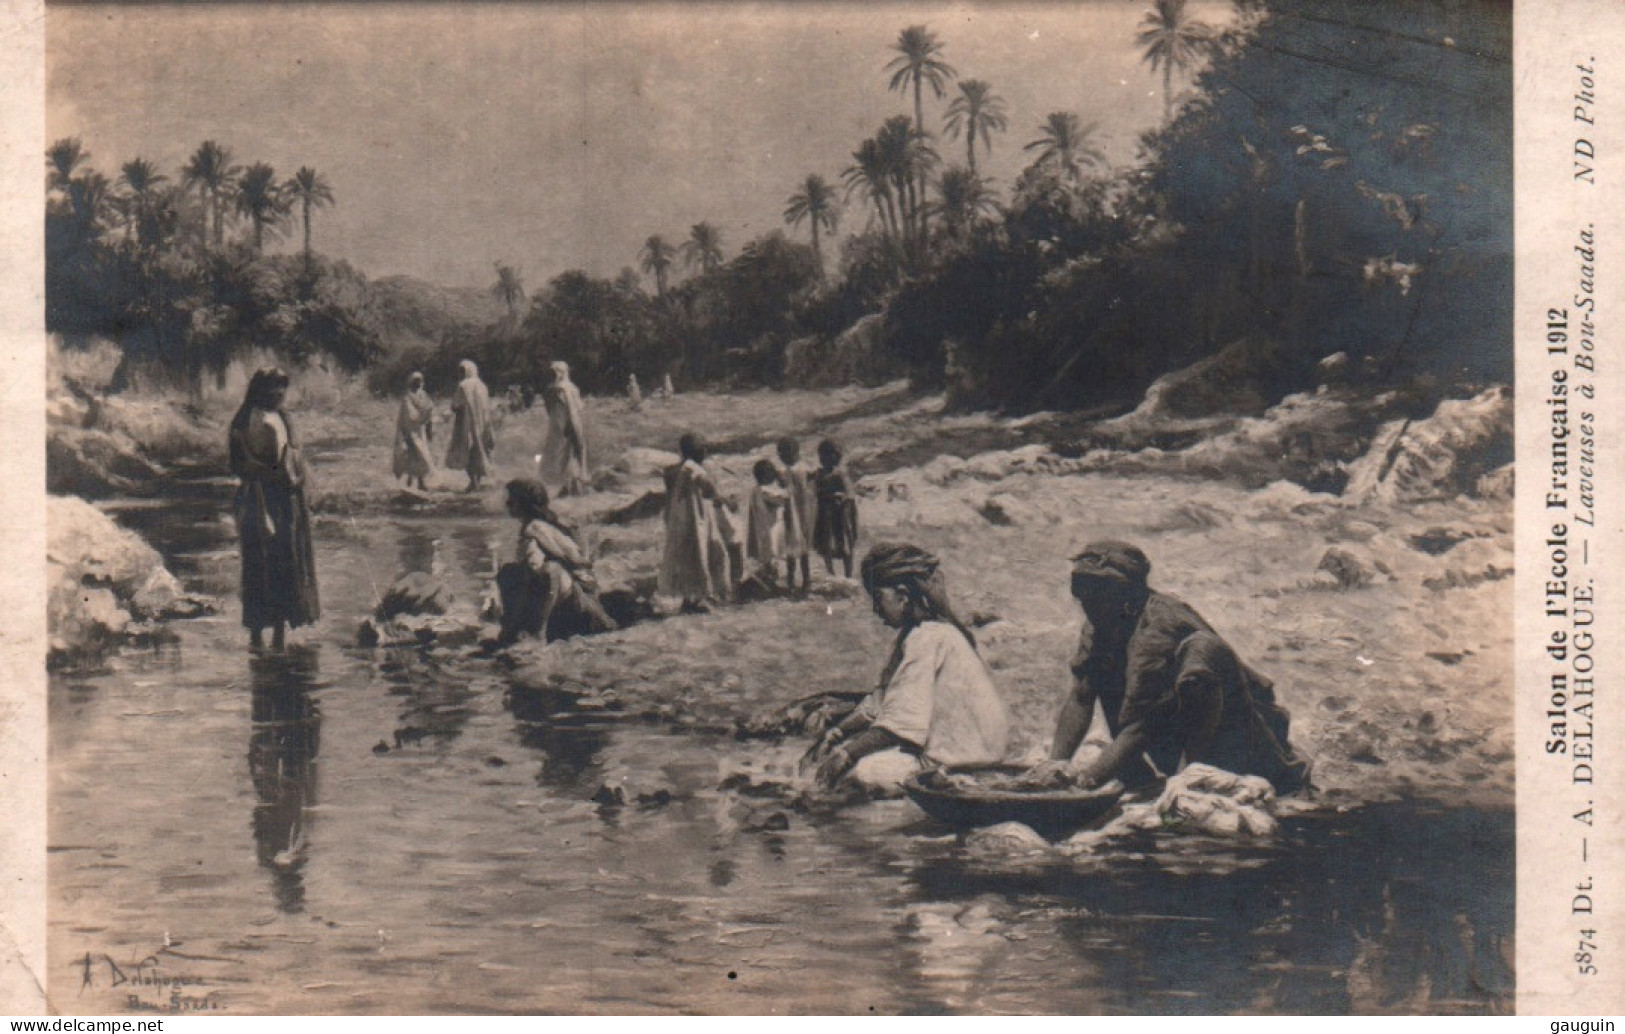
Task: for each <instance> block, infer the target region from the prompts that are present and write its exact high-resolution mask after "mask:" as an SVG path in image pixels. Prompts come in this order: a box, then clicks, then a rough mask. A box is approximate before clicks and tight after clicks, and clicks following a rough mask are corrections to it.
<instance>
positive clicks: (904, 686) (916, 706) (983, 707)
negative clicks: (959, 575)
mask: <svg viewBox="0 0 1625 1034" xmlns="http://www.w3.org/2000/svg"><path fill="white" fill-rule="evenodd" d="M863 587H864V588H865V589H866V590H868V592H869V596H870V598H871V599H872V600H873V602H874V608H875V614H876V615H878V616H879V617H880V620H881V621H883V622H885V624H886V625H887V626H889V627H891V628H894V629H896V630H897V640H896V642H895V643H893V645H892V651H891V659H890V660H888V661H887V662H886V667H885V670H884V671H882V672H881V675H880V686H879V688H878V689H876V690H875V691H874V692H873V693H871V694H869V695H868V696H867V697H865V698H864V700H863V702H862V703H861V704H859V705H858V708H857V710H855V711H853V712H852V714H851V715H850V716H848V717H847V718H846V719H844V720H843V721H842V722H841V723H840V724H838V725H836V726H835V727H833V728H832V729H830V731H829V732H827V733H825V734H824V737H823V739H821V740H820V741H819V743H818V746H817V747H816V748H814V750H813V753H812V756H813V758H814V759H822V764H820V765H819V767H818V781H819V782H820V783H822V784H824V785H826V786H829V785H832V784H834V783H836V782H838V781H839V780H840V778H841V777H842V776H843V775H845V774H846V773H847V772H848V771H850V770H851V769H852V767H853V766H854V765H855V764H856V763H857V762H858V761H859V760H860V759H862V758H865V757H867V756H869V755H870V754H876V753H879V752H882V751H893V749H894V748H895V751H894V760H895V761H901V762H904V766H903V767H906V768H915V767H917V764H909V763H908V760H907V756H912V757H914V758H916V759H920V760H922V761H923V762H925V763H927V764H932V763H935V764H940V765H985V764H991V763H993V762H997V761H1000V760H1002V759H1003V757H1004V754H1005V751H1006V750H1007V749H1008V747H1009V741H1010V714H1009V711H1008V710H1007V709H1006V707H1005V704H1004V699H1003V698H1002V697H1001V696H1000V695H999V690H998V687H997V686H995V685H994V684H993V675H992V673H991V672H990V671H988V667H987V664H986V663H985V662H983V660H982V658H981V655H980V654H978V653H977V652H976V639H975V637H974V636H973V635H972V634H971V631H970V629H969V628H967V627H966V626H965V623H964V622H963V621H961V620H960V619H959V617H958V615H956V614H955V613H954V609H953V605H952V604H951V603H950V602H949V600H948V590H947V587H946V586H945V585H944V583H943V578H942V573H941V570H940V564H939V562H938V560H937V558H936V557H935V556H932V555H931V554H930V553H927V552H926V551H925V550H923V549H919V548H917V547H915V546H910V545H902V544H898V545H892V544H882V545H878V546H876V547H875V548H874V549H871V550H870V551H869V555H868V556H866V557H864V558H863ZM896 751H900V752H901V754H902V755H904V756H903V757H898V756H896V753H895V752H896ZM876 760H877V761H879V759H876ZM874 767H879V766H871V773H870V775H871V779H870V780H868V781H879V780H875V779H873V775H875V774H876V773H874V772H873V768H874ZM887 767H888V768H889V769H890V770H889V771H887V772H886V773H885V774H886V777H888V778H887V781H890V779H889V777H890V776H891V775H892V774H893V772H894V771H895V768H896V766H887ZM860 774H863V773H860Z"/></svg>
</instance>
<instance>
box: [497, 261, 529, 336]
mask: <svg viewBox="0 0 1625 1034" xmlns="http://www.w3.org/2000/svg"><path fill="white" fill-rule="evenodd" d="M496 271H497V282H496V283H494V284H492V285H491V297H492V298H495V299H496V300H497V301H499V302H501V303H502V304H503V305H504V306H506V307H507V309H508V325H509V326H517V325H518V323H519V305H520V303H521V302H523V301H524V300H525V283H524V281H523V280H521V279H520V277H519V270H517V269H515V268H514V267H512V266H510V265H508V264H507V263H506V262H498V263H497V264H496Z"/></svg>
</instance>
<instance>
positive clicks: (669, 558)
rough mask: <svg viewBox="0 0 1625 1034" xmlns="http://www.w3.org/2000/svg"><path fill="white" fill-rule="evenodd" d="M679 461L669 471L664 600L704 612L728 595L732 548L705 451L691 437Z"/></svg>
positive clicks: (682, 445) (679, 445)
mask: <svg viewBox="0 0 1625 1034" xmlns="http://www.w3.org/2000/svg"><path fill="white" fill-rule="evenodd" d="M677 452H678V455H679V456H680V457H681V459H680V460H679V462H678V463H677V464H676V465H675V466H673V467H669V468H668V469H667V470H666V548H665V553H664V555H663V556H662V558H661V561H660V584H659V589H660V592H661V594H662V595H666V596H676V597H678V598H680V599H681V600H682V601H683V606H684V609H686V610H704V609H706V607H707V606H708V604H709V601H711V600H716V599H720V598H722V597H723V596H725V595H726V593H727V590H728V546H727V543H726V542H725V541H724V539H723V536H722V531H721V529H720V528H719V527H718V522H717V488H716V482H714V481H713V480H712V479H711V472H710V471H708V470H706V469H705V446H704V445H703V444H701V442H700V440H699V439H698V438H696V437H695V436H694V435H691V434H685V435H683V437H682V439H681V440H680V441H679V442H678V443H677Z"/></svg>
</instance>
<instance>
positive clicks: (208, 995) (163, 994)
mask: <svg viewBox="0 0 1625 1034" xmlns="http://www.w3.org/2000/svg"><path fill="white" fill-rule="evenodd" d="M165 955H169V956H172V957H179V958H187V957H186V956H181V955H179V953H177V952H173V951H171V950H170V949H169V948H161V949H159V951H158V952H155V953H153V954H150V955H146V956H144V957H142V958H139V959H136V960H134V961H130V962H122V963H121V962H119V961H118V960H116V959H114V958H113V956H111V955H109V954H107V953H106V952H100V953H97V952H89V951H87V952H85V954H84V957H83V958H81V959H78V960H76V961H75V962H74V964H73V965H74V968H75V969H77V970H79V973H80V980H79V993H80V994H84V993H85V991H86V990H87V989H88V990H97V989H98V988H107V989H108V990H113V989H117V988H123V989H124V990H125V995H124V1006H125V1008H127V1009H131V1010H135V1011H140V1012H162V1013H186V1012H218V1011H219V1010H220V1009H221V1008H222V1006H221V1004H220V1002H219V1000H218V998H217V997H216V992H214V991H210V990H204V985H205V984H208V983H211V981H209V980H207V979H206V978H205V977H203V976H201V975H199V974H196V973H184V972H178V971H174V970H170V969H167V968H165V966H164V959H163V958H162V957H161V956H165ZM222 961H224V960H222ZM148 995H155V997H151V998H149V997H147V996H148Z"/></svg>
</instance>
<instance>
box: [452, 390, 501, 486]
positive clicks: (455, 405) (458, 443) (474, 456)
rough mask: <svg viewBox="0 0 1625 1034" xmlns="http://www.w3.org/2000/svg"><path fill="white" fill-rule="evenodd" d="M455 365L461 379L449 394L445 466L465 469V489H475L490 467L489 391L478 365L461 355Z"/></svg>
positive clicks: (493, 439) (492, 431)
mask: <svg viewBox="0 0 1625 1034" xmlns="http://www.w3.org/2000/svg"><path fill="white" fill-rule="evenodd" d="M459 368H460V369H461V370H462V374H463V379H462V382H461V383H459V384H458V385H457V391H456V392H455V393H453V394H452V396H451V412H452V417H453V421H452V427H451V448H450V449H448V450H447V451H446V466H448V467H450V468H451V469H452V470H464V471H467V472H468V491H470V492H473V491H477V490H478V489H479V487H480V482H481V481H483V480H484V479H485V475H486V474H488V473H490V471H491V450H492V449H495V448H496V445H497V438H496V431H495V429H494V428H493V426H492V423H491V393H490V392H489V391H487V390H486V387H485V382H484V381H482V380H480V371H479V368H478V367H476V366H475V365H474V363H473V362H472V361H470V360H468V359H464V360H463V361H462V363H461V364H460V366H459Z"/></svg>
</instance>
